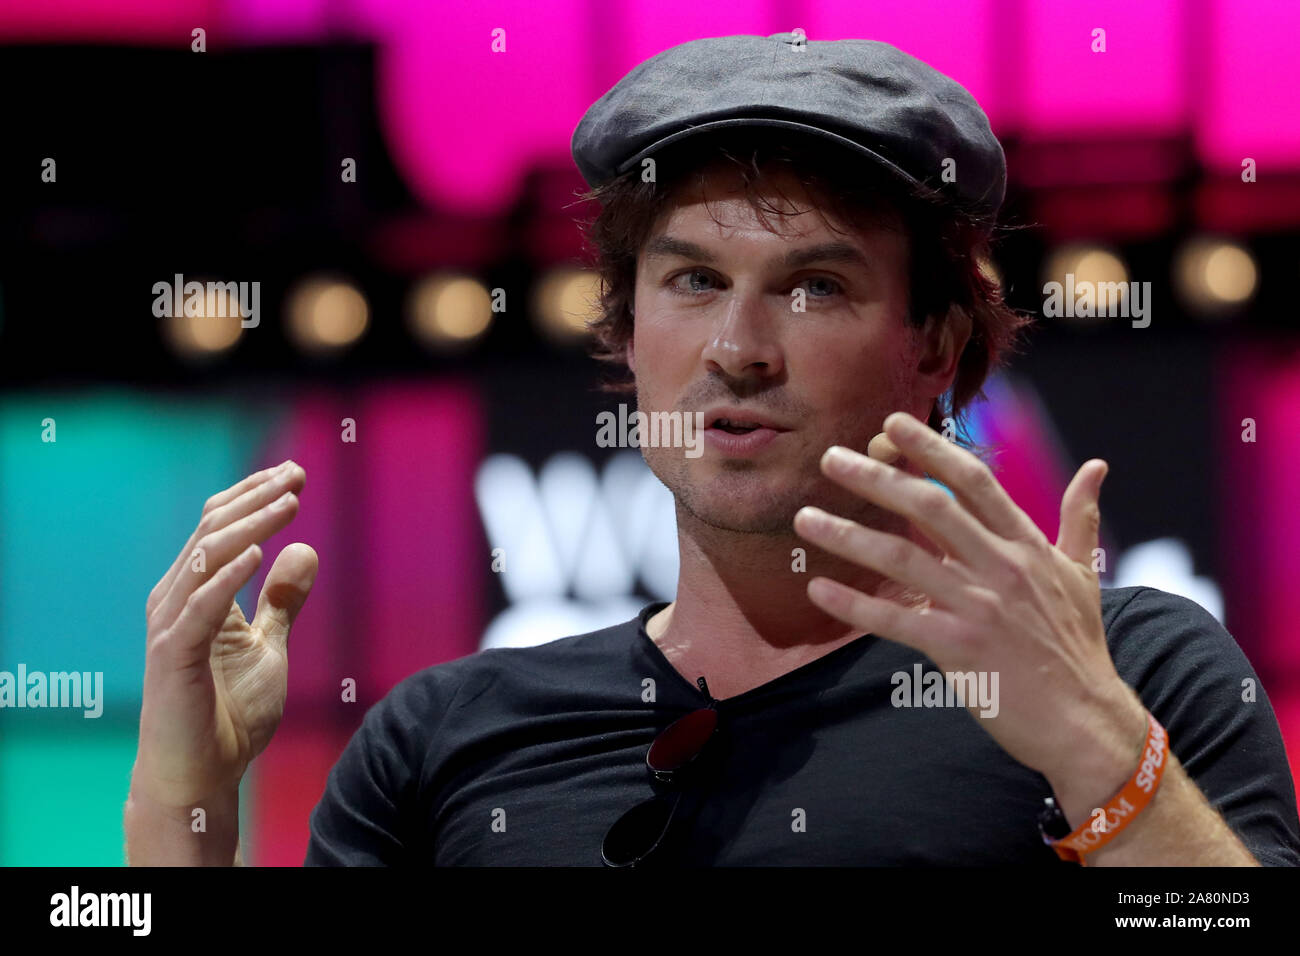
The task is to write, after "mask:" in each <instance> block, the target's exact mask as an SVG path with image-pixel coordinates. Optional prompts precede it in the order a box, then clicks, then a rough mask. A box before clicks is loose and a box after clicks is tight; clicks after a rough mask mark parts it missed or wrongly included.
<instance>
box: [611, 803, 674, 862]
mask: <svg viewBox="0 0 1300 956" xmlns="http://www.w3.org/2000/svg"><path fill="white" fill-rule="evenodd" d="M674 806H675V801H670V800H662V799H658V798H656V799H653V800H647V801H646V802H645V803H638V804H637V805H636V806H635V807H633V808H632V809H631V810H629V811H628V812H627V813H625V814H623V815H622V816H621V817H619V818H618V822H617V823H615V824H614V825H613V826H612V827H610V830H609V833H608V834H606V836H605V843H604V845H602V846H601V848H600V855H601V857H602V858H604V860H605V865H606V866H630V865H631V864H633V863H636V862H637V861H638V860H640V859H641V858H643V857H644V856H646V855H647V854H648V853H649V852H650V851H651V850H653V849H654V848H655V847H656V846H657V845H658V843H659V841H660V840H661V839H662V838H663V835H664V831H665V830H666V829H668V821H669V819H671V818H672V815H673V808H674Z"/></svg>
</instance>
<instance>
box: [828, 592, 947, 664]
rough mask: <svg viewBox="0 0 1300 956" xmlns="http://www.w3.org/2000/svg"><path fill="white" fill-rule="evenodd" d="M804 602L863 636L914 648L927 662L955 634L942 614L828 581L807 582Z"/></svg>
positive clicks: (945, 615) (934, 610)
mask: <svg viewBox="0 0 1300 956" xmlns="http://www.w3.org/2000/svg"><path fill="white" fill-rule="evenodd" d="M808 599H809V600H810V601H812V602H813V603H814V604H816V605H817V606H818V607H819V608H821V609H822V610H823V611H825V612H826V613H827V614H829V615H830V616H831V617H833V618H836V619H837V620H840V621H843V622H844V623H845V624H848V625H850V626H851V627H855V628H857V629H858V630H860V631H862V632H863V633H865V634H874V635H875V636H877V637H884V638H888V639H889V640H891V641H897V642H898V643H900V644H906V645H907V646H908V647H912V648H915V649H916V650H918V651H920V652H921V653H922V654H925V655H926V656H927V657H930V658H931V659H933V658H934V654H932V653H931V650H932V649H933V648H942V647H943V646H944V644H946V643H948V642H949V640H950V635H952V634H953V633H955V628H954V624H955V619H954V618H953V616H952V615H951V614H949V613H948V612H946V611H940V610H936V609H934V608H926V609H924V610H920V611H915V610H911V609H909V608H905V607H902V606H901V605H898V604H895V603H894V602H893V601H887V600H885V599H884V598H877V597H871V596H870V595H867V594H863V593H862V592H861V591H856V590H854V589H853V588H851V587H847V586H845V585H843V584H840V583H839V582H838V581H832V580H831V579H830V578H821V577H817V578H813V579H812V580H811V581H809V582H808Z"/></svg>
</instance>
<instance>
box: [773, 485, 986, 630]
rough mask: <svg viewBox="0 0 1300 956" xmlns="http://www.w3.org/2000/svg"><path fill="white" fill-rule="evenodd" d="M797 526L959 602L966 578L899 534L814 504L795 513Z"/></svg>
mask: <svg viewBox="0 0 1300 956" xmlns="http://www.w3.org/2000/svg"><path fill="white" fill-rule="evenodd" d="M794 530H795V532H796V533H798V534H799V535H800V537H803V538H806V539H807V540H809V541H811V542H812V543H813V544H816V545H817V546H818V547H820V548H822V549H824V550H826V551H829V552H830V553H831V554H834V555H836V556H837V557H841V558H844V559H845V560H846V561H852V562H853V563H854V564H859V565H861V566H863V567H866V568H870V569H871V570H873V571H877V572H879V573H880V574H883V575H884V576H885V577H887V578H890V579H891V580H894V581H898V582H901V583H902V584H905V585H908V586H909V587H912V588H915V589H916V590H918V591H921V592H922V593H924V594H926V595H929V597H930V599H931V601H933V602H936V603H941V604H943V605H945V606H948V607H954V606H958V605H959V604H960V599H961V595H962V594H963V593H964V592H965V587H964V585H965V582H964V581H963V580H962V578H961V577H960V576H959V575H958V574H957V572H956V571H954V570H953V569H952V566H951V565H947V564H944V563H943V562H941V561H940V560H939V559H938V558H936V557H935V556H934V555H932V554H930V553H929V552H928V551H926V550H925V549H923V548H920V547H918V546H917V545H916V544H914V543H913V542H911V541H908V540H907V539H906V538H901V537H899V536H898V535H896V534H888V533H886V532H884V531H877V530H875V529H874V528H865V527H863V526H862V525H860V524H858V523H857V522H854V521H849V520H848V519H847V518H841V517H839V516H838V515H833V514H829V513H828V512H825V511H822V510H821V509H820V508H813V507H811V506H808V507H804V508H800V509H799V511H798V513H797V514H795V516H794Z"/></svg>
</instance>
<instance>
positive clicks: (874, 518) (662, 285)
mask: <svg viewBox="0 0 1300 956" xmlns="http://www.w3.org/2000/svg"><path fill="white" fill-rule="evenodd" d="M777 183H778V185H779V186H780V188H781V190H782V191H783V192H784V193H785V195H786V196H787V197H789V199H788V200H783V199H782V198H781V196H780V193H778V192H776V191H772V192H769V193H768V194H767V198H768V200H769V202H771V203H772V204H774V205H775V206H776V207H777V208H778V209H781V210H782V211H783V215H780V216H776V215H773V214H772V213H771V212H768V213H767V218H768V221H769V223H771V225H772V226H773V228H775V229H776V230H777V232H775V233H774V232H771V231H768V230H767V229H765V228H764V227H763V224H762V222H760V221H759V220H758V218H757V216H756V215H755V213H754V211H753V209H752V208H751V207H750V205H749V203H748V202H746V201H745V199H744V197H743V194H741V193H739V192H737V191H736V181H735V178H734V174H733V173H728V172H723V171H719V172H716V173H713V174H712V175H711V176H710V177H709V178H708V179H707V180H706V184H705V186H704V187H703V189H702V191H699V192H697V193H695V194H694V195H682V196H680V197H679V198H678V201H677V203H676V204H675V205H674V206H673V207H671V208H670V209H669V211H668V212H667V213H665V215H664V216H663V217H662V218H661V220H660V222H659V223H658V224H657V225H656V227H655V229H654V230H652V232H651V235H650V236H649V238H648V239H647V241H646V243H645V244H644V245H643V247H642V249H641V252H640V255H639V256H638V260H637V274H636V291H635V305H634V315H635V325H634V332H633V341H632V343H631V344H630V345H629V348H628V361H629V364H630V365H631V366H632V369H633V372H634V373H635V376H636V384H637V403H638V408H639V409H640V410H641V411H643V412H647V413H649V412H652V411H680V412H683V413H686V414H687V415H689V416H690V417H691V419H692V420H694V413H695V412H703V413H704V425H705V428H706V429H707V431H706V433H705V436H706V437H705V442H704V451H703V454H702V455H700V456H699V457H688V456H687V455H686V454H685V449H683V448H671V447H658V448H655V447H644V448H643V449H642V451H643V454H644V455H645V458H646V462H647V463H648V464H649V466H650V468H651V469H652V470H653V471H654V473H655V474H656V475H657V476H658V477H659V479H660V480H661V481H662V482H663V483H664V484H665V485H666V486H667V487H668V488H669V490H670V491H672V493H673V495H674V497H675V498H676V500H677V504H678V507H679V509H681V510H684V511H685V513H686V514H687V515H690V516H693V517H694V518H696V519H698V520H699V521H700V522H702V523H703V524H705V525H708V526H711V527H714V528H720V529H725V530H731V531H743V532H752V533H759V534H790V533H792V522H793V519H794V514H795V512H796V511H798V509H799V508H800V507H802V506H803V505H806V504H815V505H818V506H820V507H822V508H825V509H827V510H830V511H834V512H837V513H839V514H843V515H845V516H846V517H853V518H854V519H855V520H858V521H865V522H867V523H870V524H872V525H874V526H876V527H882V528H898V527H899V526H900V525H899V521H898V519H897V517H896V516H894V515H893V514H891V513H888V512H882V511H881V510H880V509H878V508H876V507H875V506H873V505H870V504H867V503H865V502H863V501H862V500H861V499H860V498H858V497H857V496H855V495H852V494H850V493H849V492H847V491H845V490H843V489H841V488H839V487H838V486H836V485H834V484H832V483H831V482H830V481H828V480H827V479H826V478H824V477H823V476H822V475H821V472H820V469H819V467H818V462H819V459H820V458H821V456H822V454H823V453H824V452H825V451H826V449H827V448H828V447H829V446H831V445H835V444H839V445H846V446H848V447H850V448H854V449H857V450H859V451H865V450H866V447H867V444H868V442H869V441H870V440H871V438H872V437H873V436H874V435H875V434H876V433H877V432H879V431H880V429H881V423H882V422H883V420H884V418H885V416H887V415H888V414H889V413H890V412H892V411H895V410H898V409H903V410H906V411H909V412H911V413H912V414H914V415H916V416H917V417H919V418H921V419H922V420H924V419H925V417H926V416H927V415H928V413H929V408H930V403H931V401H932V400H933V397H934V395H929V396H927V395H926V394H925V386H927V385H929V384H930V381H929V380H928V379H925V377H924V376H921V377H918V372H917V367H918V361H920V358H921V355H922V350H923V348H924V339H923V336H921V335H920V334H918V333H917V332H916V330H913V329H911V328H910V327H909V326H908V324H907V321H906V316H907V309H908V280H907V275H908V270H907V267H908V258H907V257H908V243H907V237H906V236H905V235H904V233H903V231H902V229H901V227H900V226H899V225H898V224H897V223H896V222H894V223H889V222H888V220H887V221H886V223H887V225H881V226H878V227H877V226H873V227H868V228H865V229H854V230H852V231H848V230H847V228H846V225H845V223H843V222H842V221H839V220H836V221H835V226H836V229H838V230H840V231H839V232H836V231H833V230H832V229H830V228H829V227H828V226H827V224H826V223H825V222H824V221H823V219H822V217H821V216H818V215H817V213H816V212H814V211H812V209H811V205H812V202H813V199H812V197H810V196H809V195H808V193H807V192H805V191H803V190H802V189H801V188H800V186H799V184H798V182H797V180H795V179H793V178H791V177H789V176H788V174H785V173H782V174H781V178H779V179H778V181H777ZM791 201H792V202H793V203H794V204H795V205H791ZM706 202H707V203H708V205H707V206H706ZM800 210H803V212H802V213H801V214H800ZM710 212H712V216H711V215H710ZM715 218H716V219H717V220H718V221H716V222H715ZM797 289H802V290H803V297H804V300H805V303H806V304H805V305H804V311H802V312H800V311H795V309H794V307H793V305H794V303H795V302H796V297H795V295H794V292H795V290H797ZM923 380H924V381H923ZM941 391H942V388H940V389H939V391H937V392H935V394H939V393H940V392H941ZM720 417H722V418H727V419H730V420H731V421H732V422H733V423H735V424H733V425H731V426H728V425H726V424H724V423H721V422H719V418H720ZM754 422H759V423H761V424H763V425H765V426H767V427H763V428H758V429H753V430H745V429H744V428H743V427H738V426H743V425H745V424H747V423H754Z"/></svg>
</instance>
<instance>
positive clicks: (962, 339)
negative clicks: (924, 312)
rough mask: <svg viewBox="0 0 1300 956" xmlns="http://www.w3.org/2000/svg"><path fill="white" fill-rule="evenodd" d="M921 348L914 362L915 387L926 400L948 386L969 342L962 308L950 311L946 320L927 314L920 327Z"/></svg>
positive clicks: (967, 318)
mask: <svg viewBox="0 0 1300 956" xmlns="http://www.w3.org/2000/svg"><path fill="white" fill-rule="evenodd" d="M919 334H920V336H921V338H922V348H921V355H920V359H919V361H918V362H917V366H916V371H917V375H918V381H917V388H918V389H919V390H920V391H921V392H923V393H924V395H925V396H926V397H927V398H929V399H934V398H938V397H939V396H940V395H942V394H943V393H944V392H946V391H948V389H949V388H951V387H952V383H953V379H955V378H956V377H957V364H958V362H959V361H960V359H961V353H962V351H963V350H964V349H965V348H966V343H967V342H969V341H970V336H971V319H970V316H969V315H968V314H967V312H966V310H965V309H958V308H953V309H950V310H949V311H948V314H947V316H946V317H940V316H937V315H930V316H927V317H926V320H925V325H924V326H923V327H922V328H921V331H920V333H919Z"/></svg>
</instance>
